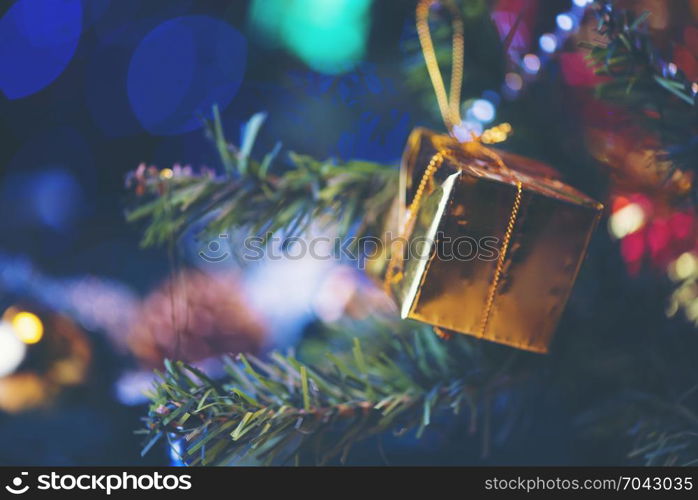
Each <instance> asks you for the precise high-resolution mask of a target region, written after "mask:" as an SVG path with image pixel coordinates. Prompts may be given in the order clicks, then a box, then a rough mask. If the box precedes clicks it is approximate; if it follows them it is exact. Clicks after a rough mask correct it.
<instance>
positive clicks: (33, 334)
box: [12, 312, 44, 344]
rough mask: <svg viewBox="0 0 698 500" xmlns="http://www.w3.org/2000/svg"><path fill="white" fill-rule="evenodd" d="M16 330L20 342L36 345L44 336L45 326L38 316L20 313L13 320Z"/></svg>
mask: <svg viewBox="0 0 698 500" xmlns="http://www.w3.org/2000/svg"><path fill="white" fill-rule="evenodd" d="M12 327H13V328H14V330H15V332H16V334H17V337H18V338H19V340H21V341H22V342H24V343H25V344H36V343H37V342H38V341H40V340H41V337H43V336H44V324H43V323H42V322H41V320H40V319H39V317H38V316H37V315H36V314H33V313H30V312H19V313H17V314H15V315H14V317H13V318H12Z"/></svg>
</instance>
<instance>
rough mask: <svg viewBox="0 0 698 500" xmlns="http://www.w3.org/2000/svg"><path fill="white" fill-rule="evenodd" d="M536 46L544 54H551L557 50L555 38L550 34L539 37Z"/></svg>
mask: <svg viewBox="0 0 698 500" xmlns="http://www.w3.org/2000/svg"><path fill="white" fill-rule="evenodd" d="M538 44H539V45H540V48H541V49H542V50H543V51H544V52H547V53H548V54H552V53H553V52H555V49H557V38H556V37H555V35H553V34H552V33H545V34H544V35H541V37H540V39H539V40H538Z"/></svg>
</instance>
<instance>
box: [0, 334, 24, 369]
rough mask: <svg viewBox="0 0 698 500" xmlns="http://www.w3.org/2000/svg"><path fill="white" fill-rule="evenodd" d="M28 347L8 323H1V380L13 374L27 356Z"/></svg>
mask: <svg viewBox="0 0 698 500" xmlns="http://www.w3.org/2000/svg"><path fill="white" fill-rule="evenodd" d="M26 352H27V347H26V345H25V344H23V343H22V342H21V341H20V340H19V338H17V335H16V334H15V332H14V329H13V328H12V325H10V324H9V323H7V322H6V321H0V378H1V377H5V376H7V375H10V374H11V373H13V372H14V371H15V370H16V369H17V367H19V365H20V364H22V361H24V356H25V355H26Z"/></svg>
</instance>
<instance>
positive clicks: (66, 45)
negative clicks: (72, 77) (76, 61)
mask: <svg viewBox="0 0 698 500" xmlns="http://www.w3.org/2000/svg"><path fill="white" fill-rule="evenodd" d="M82 18H83V12H82V3H81V2H80V0H62V1H61V2H56V1H55V0H19V1H18V2H15V3H14V5H12V7H10V8H9V10H8V11H7V12H6V13H5V15H4V16H2V18H0V90H2V92H3V93H4V94H5V96H7V98H8V99H20V98H22V97H27V96H29V95H32V94H35V93H36V92H39V91H40V90H42V89H43V88H45V87H47V86H48V85H49V84H50V83H51V82H53V81H54V80H55V79H56V78H58V77H59V76H60V74H61V73H63V70H64V69H65V68H66V66H67V65H68V63H69V62H70V60H71V59H72V58H73V54H74V53H75V49H76V48H77V45H78V41H79V39H80V33H81V31H82Z"/></svg>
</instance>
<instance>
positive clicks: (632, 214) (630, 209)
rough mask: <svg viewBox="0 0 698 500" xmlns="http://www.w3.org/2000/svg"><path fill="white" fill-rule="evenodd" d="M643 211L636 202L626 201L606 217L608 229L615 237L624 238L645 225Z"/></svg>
mask: <svg viewBox="0 0 698 500" xmlns="http://www.w3.org/2000/svg"><path fill="white" fill-rule="evenodd" d="M645 219H646V217H645V211H644V210H643V209H642V207H641V206H640V205H639V204H637V203H628V204H627V205H625V206H624V207H622V208H620V209H618V210H616V211H615V212H614V213H613V214H612V215H611V216H610V217H609V218H608V229H609V232H610V233H611V235H612V236H613V237H614V238H616V239H622V238H625V237H626V236H627V235H629V234H632V233H634V232H636V231H639V230H640V229H642V227H643V226H644V225H645Z"/></svg>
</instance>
